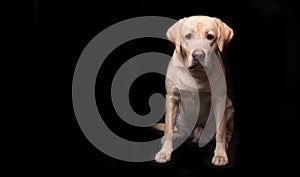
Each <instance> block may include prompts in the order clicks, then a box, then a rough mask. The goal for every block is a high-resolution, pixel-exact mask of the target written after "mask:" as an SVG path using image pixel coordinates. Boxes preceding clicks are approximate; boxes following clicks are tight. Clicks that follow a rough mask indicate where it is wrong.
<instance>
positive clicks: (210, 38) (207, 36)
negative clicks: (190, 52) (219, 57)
mask: <svg viewBox="0 0 300 177" xmlns="http://www.w3.org/2000/svg"><path fill="white" fill-rule="evenodd" d="M206 38H207V39H208V40H210V41H211V40H213V39H214V38H215V36H214V35H212V34H207V35H206Z"/></svg>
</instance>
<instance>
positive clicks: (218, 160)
mask: <svg viewBox="0 0 300 177" xmlns="http://www.w3.org/2000/svg"><path fill="white" fill-rule="evenodd" d="M211 163H212V164H214V165H216V166H223V165H226V164H228V163H229V161H228V157H227V154H226V152H225V151H223V152H222V151H216V152H215V155H214V157H213V159H212V161H211Z"/></svg>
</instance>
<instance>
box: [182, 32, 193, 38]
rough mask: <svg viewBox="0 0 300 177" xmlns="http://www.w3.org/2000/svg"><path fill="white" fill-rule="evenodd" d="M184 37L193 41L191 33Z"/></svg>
mask: <svg viewBox="0 0 300 177" xmlns="http://www.w3.org/2000/svg"><path fill="white" fill-rule="evenodd" d="M184 37H185V39H191V38H192V34H191V33H189V34H187V35H185V36H184Z"/></svg>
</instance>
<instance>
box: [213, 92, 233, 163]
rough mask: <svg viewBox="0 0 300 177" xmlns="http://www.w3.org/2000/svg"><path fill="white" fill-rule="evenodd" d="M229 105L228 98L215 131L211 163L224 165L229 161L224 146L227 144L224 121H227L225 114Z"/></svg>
mask: <svg viewBox="0 0 300 177" xmlns="http://www.w3.org/2000/svg"><path fill="white" fill-rule="evenodd" d="M227 99H228V98H227ZM229 106H231V105H229V104H228V100H227V104H226V108H225V113H224V115H223V119H222V120H221V122H220V124H219V127H218V128H217V132H216V148H215V151H214V157H213V159H212V163H213V164H214V165H217V166H222V165H226V164H227V163H228V162H229V161H228V157H227V152H226V147H227V146H228V145H227V143H228V142H227V140H226V137H227V128H226V123H227V114H228V111H230V108H229Z"/></svg>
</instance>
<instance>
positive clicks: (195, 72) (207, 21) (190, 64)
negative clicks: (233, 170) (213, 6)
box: [154, 16, 234, 166]
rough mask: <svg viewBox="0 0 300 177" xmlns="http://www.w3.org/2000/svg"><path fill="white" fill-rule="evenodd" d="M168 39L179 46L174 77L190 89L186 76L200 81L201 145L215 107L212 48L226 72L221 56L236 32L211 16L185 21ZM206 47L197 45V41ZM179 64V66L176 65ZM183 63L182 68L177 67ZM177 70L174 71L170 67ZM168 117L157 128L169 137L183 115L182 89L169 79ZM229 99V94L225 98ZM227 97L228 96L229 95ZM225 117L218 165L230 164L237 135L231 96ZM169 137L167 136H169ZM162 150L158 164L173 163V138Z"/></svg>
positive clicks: (215, 161)
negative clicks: (234, 134) (229, 150)
mask: <svg viewBox="0 0 300 177" xmlns="http://www.w3.org/2000/svg"><path fill="white" fill-rule="evenodd" d="M167 37H168V39H169V40H170V41H171V42H173V43H174V44H175V51H174V54H173V56H172V59H171V61H170V64H169V67H168V70H176V71H175V75H174V77H177V79H179V80H180V82H182V85H183V86H182V87H183V88H184V87H185V86H184V85H186V87H188V85H189V80H188V79H185V78H184V77H185V76H184V75H183V74H182V73H184V72H185V73H187V74H188V75H190V76H191V77H192V78H193V79H194V80H195V82H196V86H197V91H198V94H199V95H200V96H201V99H200V100H201V101H200V106H201V109H200V113H199V118H198V120H197V123H196V126H195V127H194V131H193V133H192V134H191V137H192V138H193V142H198V140H199V138H200V135H201V132H202V130H203V129H204V126H205V122H206V120H207V117H208V114H209V111H210V105H211V88H210V83H209V79H208V77H207V75H206V73H205V71H204V69H203V67H209V60H210V55H209V54H208V53H207V52H208V48H209V49H210V50H212V51H213V52H215V54H216V56H217V58H218V60H219V61H220V62H221V65H222V69H223V72H224V73H225V70H224V66H223V62H222V59H221V53H222V51H223V49H224V47H225V46H226V44H228V42H229V41H230V40H231V39H232V37H233V30H232V29H231V28H230V27H228V26H227V25H226V24H225V23H224V22H222V21H221V20H220V19H218V18H213V17H208V16H191V17H188V18H183V19H181V20H179V21H178V22H176V23H175V24H174V25H173V26H171V27H170V28H169V29H168V31H167ZM200 40H201V41H204V42H205V44H204V45H197V44H199V43H197V41H200ZM174 62H175V64H174ZM176 63H179V65H181V66H182V67H176V66H175V65H176ZM170 67H173V68H170ZM165 84H166V92H167V95H166V116H165V123H164V124H156V125H155V126H154V128H156V129H160V130H162V131H164V134H165V135H171V136H172V135H173V132H174V131H176V130H174V129H175V128H174V124H175V121H176V117H177V115H178V113H179V112H180V110H181V109H180V106H182V103H181V101H182V100H181V97H180V90H179V89H180V88H178V84H175V83H174V82H173V80H171V79H169V78H168V77H166V82H165ZM181 89H182V88H181ZM225 96H226V95H225ZM226 97H227V96H226ZM225 99H226V107H225V111H224V116H223V119H222V121H221V122H220V124H219V126H218V128H217V130H216V135H215V139H216V147H215V150H214V157H213V158H212V163H213V164H214V165H217V166H222V165H226V164H227V163H228V162H229V161H228V157H227V153H226V150H227V148H228V142H229V141H230V139H231V136H232V132H233V111H234V110H233V107H232V102H231V100H230V99H229V98H228V97H227V98H225ZM165 137H166V136H165ZM162 144H163V145H162V148H161V150H160V151H159V152H158V153H157V154H156V155H155V161H156V162H158V163H165V162H167V161H170V159H171V153H172V151H173V138H164V139H163V142H162Z"/></svg>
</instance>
